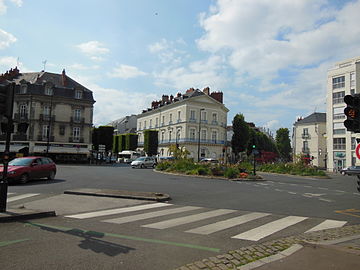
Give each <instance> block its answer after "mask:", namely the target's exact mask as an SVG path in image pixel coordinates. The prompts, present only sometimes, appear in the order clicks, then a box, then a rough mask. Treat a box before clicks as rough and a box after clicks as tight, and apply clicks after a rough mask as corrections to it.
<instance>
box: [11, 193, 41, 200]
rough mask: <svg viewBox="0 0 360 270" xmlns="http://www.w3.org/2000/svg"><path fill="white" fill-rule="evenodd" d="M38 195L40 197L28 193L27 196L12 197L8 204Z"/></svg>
mask: <svg viewBox="0 0 360 270" xmlns="http://www.w3.org/2000/svg"><path fill="white" fill-rule="evenodd" d="M36 195H39V193H26V194H22V195H18V196H14V197H10V198H8V199H7V202H14V201H18V200H22V199H26V198H30V197H33V196H36Z"/></svg>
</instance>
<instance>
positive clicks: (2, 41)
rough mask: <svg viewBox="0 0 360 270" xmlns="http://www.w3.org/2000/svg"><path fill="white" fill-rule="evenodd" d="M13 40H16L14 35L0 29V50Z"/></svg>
mask: <svg viewBox="0 0 360 270" xmlns="http://www.w3.org/2000/svg"><path fill="white" fill-rule="evenodd" d="M14 42H16V37H14V36H13V35H12V34H10V33H8V32H5V31H4V30H2V29H0V50H1V49H5V48H7V47H9V46H10V45H11V43H14Z"/></svg>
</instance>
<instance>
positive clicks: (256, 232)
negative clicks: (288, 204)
mask: <svg viewBox="0 0 360 270" xmlns="http://www.w3.org/2000/svg"><path fill="white" fill-rule="evenodd" d="M305 219H308V217H297V216H288V217H284V218H281V219H278V220H275V221H273V222H270V223H267V224H265V225H262V226H260V227H257V228H254V229H252V230H249V231H247V232H243V233H241V234H238V235H235V236H233V237H231V238H235V239H242V240H250V241H259V240H260V239H262V238H265V237H267V236H269V235H271V234H273V233H276V232H278V231H281V230H283V229H285V228H287V227H289V226H292V225H294V224H296V223H299V222H301V221H303V220H305Z"/></svg>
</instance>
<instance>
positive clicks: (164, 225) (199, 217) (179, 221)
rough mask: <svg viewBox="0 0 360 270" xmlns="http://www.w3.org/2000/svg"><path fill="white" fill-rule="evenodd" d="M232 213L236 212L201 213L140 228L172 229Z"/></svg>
mask: <svg viewBox="0 0 360 270" xmlns="http://www.w3.org/2000/svg"><path fill="white" fill-rule="evenodd" d="M234 212H236V210H229V209H218V210H213V211H208V212H205V213H201V214H196V215H190V216H186V217H180V218H174V219H169V220H166V221H161V222H156V223H152V224H147V225H143V226H142V227H146V228H153V229H167V228H172V227H175V226H179V225H183V224H188V223H192V222H195V221H200V220H204V219H207V218H211V217H217V216H221V215H226V214H230V213H234Z"/></svg>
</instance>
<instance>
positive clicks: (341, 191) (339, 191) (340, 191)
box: [335, 189, 345, 192]
mask: <svg viewBox="0 0 360 270" xmlns="http://www.w3.org/2000/svg"><path fill="white" fill-rule="evenodd" d="M335 191H336V192H345V191H342V190H338V189H335Z"/></svg>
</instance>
